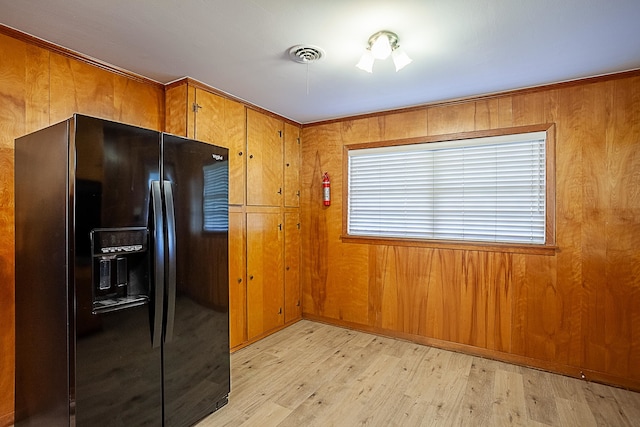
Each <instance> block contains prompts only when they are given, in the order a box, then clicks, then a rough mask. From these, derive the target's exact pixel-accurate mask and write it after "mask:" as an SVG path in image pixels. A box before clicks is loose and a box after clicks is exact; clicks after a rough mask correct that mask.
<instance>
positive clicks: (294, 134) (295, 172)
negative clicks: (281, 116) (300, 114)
mask: <svg viewBox="0 0 640 427" xmlns="http://www.w3.org/2000/svg"><path fill="white" fill-rule="evenodd" d="M284 205H285V206H286V207H292V208H297V207H298V206H300V128H299V127H298V126H294V125H292V124H289V123H285V124H284Z"/></svg>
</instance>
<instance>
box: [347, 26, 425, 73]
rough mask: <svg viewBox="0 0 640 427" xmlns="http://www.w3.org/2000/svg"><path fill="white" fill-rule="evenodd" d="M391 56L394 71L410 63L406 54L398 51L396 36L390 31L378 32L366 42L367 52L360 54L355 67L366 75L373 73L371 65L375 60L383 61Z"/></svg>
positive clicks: (400, 50)
mask: <svg viewBox="0 0 640 427" xmlns="http://www.w3.org/2000/svg"><path fill="white" fill-rule="evenodd" d="M389 55H391V58H392V59H393V64H394V65H395V66H396V71H400V70H402V69H403V68H404V67H405V66H407V65H408V64H409V63H411V61H412V60H411V58H409V55H407V53H406V52H405V51H404V50H402V49H400V45H399V44H398V35H397V34H396V33H392V32H391V31H378V32H377V33H375V34H374V35H372V36H371V37H369V41H368V42H367V50H365V52H364V53H363V54H362V57H361V58H360V61H359V62H358V63H357V64H356V67H358V68H360V69H361V70H364V71H366V72H367V73H372V72H373V63H374V62H375V60H376V59H380V60H384V59H387V58H388V57H389Z"/></svg>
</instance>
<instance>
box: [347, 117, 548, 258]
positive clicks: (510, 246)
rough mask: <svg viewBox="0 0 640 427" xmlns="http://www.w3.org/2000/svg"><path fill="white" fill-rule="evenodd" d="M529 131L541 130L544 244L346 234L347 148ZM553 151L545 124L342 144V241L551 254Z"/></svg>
mask: <svg viewBox="0 0 640 427" xmlns="http://www.w3.org/2000/svg"><path fill="white" fill-rule="evenodd" d="M530 132H545V133H546V142H545V144H546V145H545V152H546V155H545V169H546V177H545V178H546V188H545V198H546V202H545V203H546V212H545V243H544V244H527V243H496V242H475V241H460V240H441V239H436V240H430V239H416V238H402V237H379V236H354V235H349V234H348V233H347V224H348V209H347V207H348V206H349V175H348V174H349V151H350V150H356V149H363V148H378V147H389V146H397V145H412V144H424V143H435V142H444V141H457V140H463V139H474V138H484V137H494V136H504V135H514V134H521V133H530ZM555 176H556V150H555V124H554V123H545V124H540V125H531V126H517V127H510V128H500V129H490V130H482V131H471V132H460V133H453V134H442V135H430V136H423V137H416V138H406V139H394V140H384V141H375V142H365V143H357V144H345V145H344V147H343V159H342V188H343V191H342V206H343V209H342V235H341V237H340V238H341V240H342V242H344V243H362V244H373V245H392V246H415V247H427V248H437V249H453V250H478V251H491V252H508V253H525V254H536V255H553V254H555V252H556V250H557V249H558V247H557V246H556V218H555V212H556V197H555V195H556V180H555Z"/></svg>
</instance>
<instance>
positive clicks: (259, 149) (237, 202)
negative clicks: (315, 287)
mask: <svg viewBox="0 0 640 427" xmlns="http://www.w3.org/2000/svg"><path fill="white" fill-rule="evenodd" d="M165 131H167V132H170V133H173V134H176V135H181V136H186V137H188V138H193V139H197V140H200V141H204V142H208V143H211V144H215V145H220V146H223V147H227V148H228V149H229V329H230V330H229V343H230V347H231V349H238V348H241V347H242V346H244V345H246V344H248V343H250V342H253V341H256V340H258V339H260V338H261V337H263V336H265V335H267V334H269V333H271V332H274V331H276V330H278V329H279V328H282V327H283V326H284V325H286V324H287V323H291V322H295V321H296V320H298V319H300V318H301V317H302V307H301V290H300V214H299V211H298V210H299V206H300V161H301V150H300V148H301V146H300V126H299V125H296V124H292V123H289V122H286V121H285V120H283V119H281V118H278V117H276V116H274V115H273V114H270V113H266V112H261V111H258V110H257V109H254V108H252V107H247V106H246V105H244V104H243V103H241V102H239V101H235V100H232V99H229V98H227V97H225V96H224V95H222V94H219V93H216V91H215V90H213V89H210V88H207V87H206V86H204V85H203V84H201V83H199V82H196V81H195V80H192V79H189V78H186V79H183V80H180V81H178V82H175V83H172V84H170V85H168V86H167V87H166V88H165Z"/></svg>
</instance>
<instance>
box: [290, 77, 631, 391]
mask: <svg viewBox="0 0 640 427" xmlns="http://www.w3.org/2000/svg"><path fill="white" fill-rule="evenodd" d="M545 123H555V125H556V126H555V129H556V134H555V136H556V162H557V165H556V205H555V210H556V242H557V245H558V247H559V249H558V250H557V251H556V253H555V254H554V255H551V256H549V255H531V254H520V253H503V252H497V251H476V250H465V249H461V250H454V249H435V248H420V247H404V246H387V245H383V244H360V243H343V242H342V241H341V239H340V237H341V236H340V235H341V228H342V218H343V209H344V206H342V192H343V188H342V182H343V162H344V161H345V159H344V158H343V147H344V146H345V145H347V144H354V143H363V142H370V141H383V140H394V139H402V138H410V137H420V136H431V135H440V134H451V133H457V132H467V131H477V130H486V129H496V128H506V127H514V126H525V125H539V124H545ZM302 141H303V143H302V151H303V160H302V172H301V176H302V188H303V194H302V203H301V208H302V209H301V212H302V216H303V218H302V224H303V233H302V251H303V256H302V259H303V262H302V264H303V265H302V275H301V277H302V289H303V311H304V316H305V317H307V318H311V319H317V320H324V321H328V322H331V323H336V324H342V325H345V326H349V327H353V328H358V329H362V330H368V331H373V332H379V333H383V334H388V335H392V336H398V337H402V338H407V339H411V340H414V341H417V342H422V343H427V344H433V345H437V346H442V347H446V348H451V349H456V350H462V351H467V352H471V353H475V354H480V355H484V356H488V357H494V358H499V359H502V360H506V361H511V362H516V363H522V364H527V365H532V366H536V367H540V368H543V369H549V370H553V371H556V372H561V373H565V374H570V375H575V376H580V375H581V373H583V374H584V375H585V376H586V378H587V379H593V380H596V381H603V382H607V383H610V384H617V385H622V386H626V387H632V388H634V389H636V390H640V73H638V72H635V73H626V74H622V75H618V76H610V77H608V78H601V79H591V80H587V81H583V82H579V83H572V84H564V85H557V86H549V87H546V88H540V89H537V90H527V91H520V92H518V91H516V92H512V93H507V94H504V95H502V96H499V95H498V96H493V97H487V98H482V99H480V98H479V99H471V100H468V101H459V102H455V103H448V104H442V105H433V106H425V107H424V108H413V109H407V110H405V111H399V112H390V113H387V114H380V115H370V116H363V117H355V118H349V119H345V120H337V121H332V122H326V123H319V124H315V125H309V126H306V127H303V131H302ZM325 171H328V172H329V174H330V175H331V184H332V205H331V206H330V207H328V208H325V207H323V206H322V189H321V176H322V172H325ZM551 208H553V207H551Z"/></svg>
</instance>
